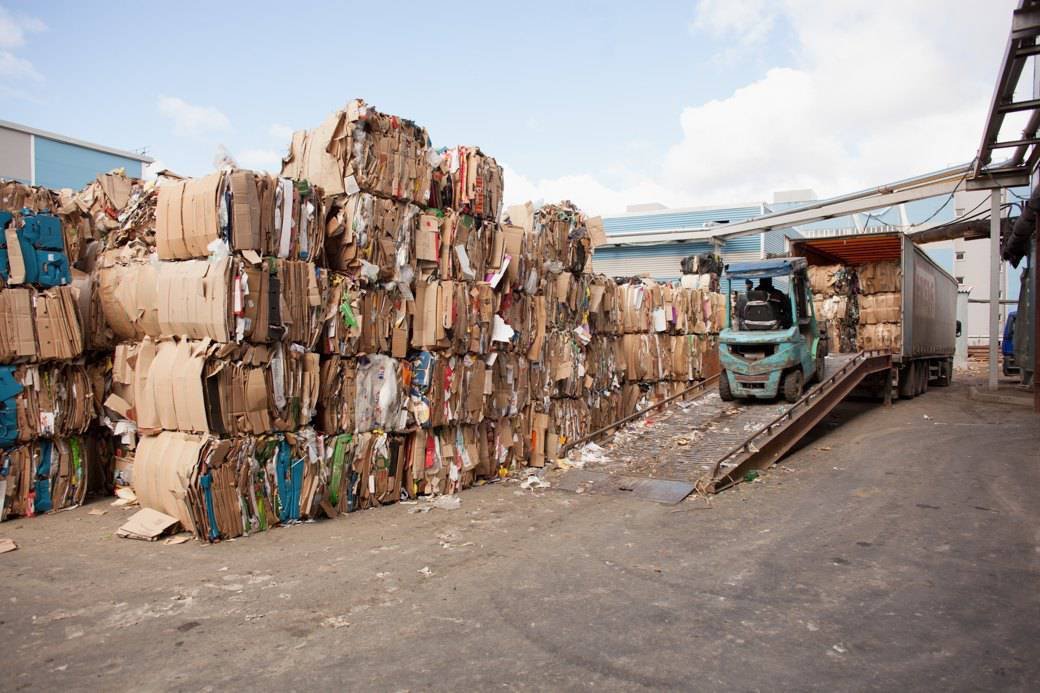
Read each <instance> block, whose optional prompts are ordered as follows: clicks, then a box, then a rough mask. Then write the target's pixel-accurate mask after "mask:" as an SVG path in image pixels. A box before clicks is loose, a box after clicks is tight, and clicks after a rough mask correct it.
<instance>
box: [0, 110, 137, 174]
mask: <svg viewBox="0 0 1040 693" xmlns="http://www.w3.org/2000/svg"><path fill="white" fill-rule="evenodd" d="M0 128H5V129H7V130H15V131H16V132H24V133H25V134H27V135H34V136H36V137H44V138H46V139H48V140H54V141H55V142H62V143H64V144H71V145H75V146H77V147H83V148H84V149H92V150H94V151H96V152H103V153H105V154H112V155H114V156H121V157H123V158H124V159H133V160H134V161H140V162H142V163H145V164H151V163H155V159H153V158H152V157H150V156H145V155H144V154H138V153H137V152H129V151H126V150H125V149H115V148H114V147H105V146H103V145H100V144H94V143H93V142H87V141H86V140H77V139H76V138H74V137H66V136H65V135H59V134H58V133H56V132H48V131H46V130H39V129H37V128H31V127H29V126H28V125H21V124H19V123H12V122H11V121H9V120H0Z"/></svg>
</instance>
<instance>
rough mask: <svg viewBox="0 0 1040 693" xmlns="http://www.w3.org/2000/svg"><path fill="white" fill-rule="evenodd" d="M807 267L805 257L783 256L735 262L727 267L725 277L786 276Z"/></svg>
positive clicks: (757, 277) (732, 278) (731, 278)
mask: <svg viewBox="0 0 1040 693" xmlns="http://www.w3.org/2000/svg"><path fill="white" fill-rule="evenodd" d="M806 267H807V263H806V261H805V258H802V257H783V258H774V259H772V260H762V261H760V262H733V263H730V264H728V265H726V267H725V271H724V273H723V278H724V279H730V280H734V279H761V278H763V277H786V276H789V275H791V274H793V273H794V272H797V271H799V270H804V269H805V268H806Z"/></svg>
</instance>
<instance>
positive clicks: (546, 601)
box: [0, 385, 1040, 691]
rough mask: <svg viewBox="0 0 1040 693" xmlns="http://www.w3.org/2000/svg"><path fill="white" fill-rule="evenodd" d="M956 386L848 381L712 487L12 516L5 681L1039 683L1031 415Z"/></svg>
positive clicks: (1037, 475) (2, 628) (123, 684)
mask: <svg viewBox="0 0 1040 693" xmlns="http://www.w3.org/2000/svg"><path fill="white" fill-rule="evenodd" d="M966 394H967V388H966V386H965V385H958V386H955V387H953V388H950V389H947V390H936V389H933V390H932V391H931V392H929V393H928V394H927V395H925V396H923V397H920V398H918V399H916V400H913V401H909V402H900V403H898V404H897V405H896V406H894V407H892V408H890V409H885V408H882V407H880V406H875V405H872V404H865V403H856V402H851V403H845V404H843V405H842V406H841V407H840V409H839V410H838V411H837V412H836V414H835V415H832V416H831V417H830V418H829V419H828V420H827V421H825V422H823V423H822V424H821V425H820V426H819V427H818V428H817V429H816V431H814V433H813V435H812V438H811V439H810V440H808V441H806V443H805V444H803V445H802V447H801V448H800V449H799V450H798V451H796V452H795V453H793V454H792V455H790V456H789V457H788V458H787V459H786V460H785V461H783V462H782V463H781V465H780V466H779V467H776V468H774V470H772V471H771V472H770V473H768V474H767V475H765V477H763V479H761V480H759V481H756V482H754V483H750V484H743V485H741V486H740V487H738V488H737V489H735V490H732V491H727V492H725V493H723V494H721V495H720V496H717V497H715V498H713V499H712V501H711V503H710V504H708V503H706V502H705V500H704V499H698V498H692V499H689V500H687V501H686V502H684V503H682V504H680V505H677V506H661V505H655V504H652V503H648V502H641V501H637V500H631V499H624V498H613V497H610V498H608V497H603V496H599V497H597V496H590V495H572V494H568V493H566V492H563V491H556V490H548V491H538V492H532V491H521V490H520V489H519V486H518V484H517V483H516V482H511V483H502V484H495V485H492V486H487V487H483V488H478V489H473V490H470V491H467V492H465V493H464V494H463V495H462V505H461V508H459V509H458V510H453V511H449V510H440V509H435V510H433V511H431V512H429V513H410V512H409V510H410V509H412V508H414V507H415V506H405V505H400V506H396V507H392V508H384V509H379V510H373V511H367V512H362V513H356V514H353V515H350V516H348V517H345V518H341V519H339V520H336V521H326V522H321V523H317V524H309V525H304V526H298V527H292V528H287V529H279V530H276V531H272V532H268V533H266V534H261V535H257V536H254V537H249V538H246V539H241V540H238V541H234V542H228V543H224V544H220V545H216V546H204V545H201V544H196V543H194V542H191V543H187V544H182V545H177V546H165V545H161V544H147V543H143V542H135V541H130V540H123V539H117V538H115V537H114V536H113V532H114V530H115V529H116V528H117V527H118V526H119V525H120V524H121V522H122V521H123V520H124V518H125V517H126V516H127V515H128V513H127V511H124V510H121V509H119V508H113V507H111V506H110V505H109V501H108V500H100V501H96V502H94V503H92V504H90V505H88V506H87V507H84V508H80V509H76V510H73V511H69V512H65V513H60V514H57V515H52V516H46V517H42V518H35V519H30V520H15V521H13V522H8V523H5V524H4V525H0V536H6V537H11V538H13V539H15V541H17V542H18V544H19V549H18V550H17V551H15V552H12V553H7V554H3V555H0V576H2V584H3V587H4V590H3V594H2V595H0V604H2V608H0V638H2V642H3V656H2V665H0V667H2V668H0V674H2V676H0V687H2V688H3V689H4V690H21V689H29V688H36V689H39V688H63V689H94V690H97V689H106V690H125V689H132V690H139V691H148V690H199V689H203V690H220V689H225V688H235V689H241V688H247V687H248V688H249V689H251V690H279V691H286V690H325V689H332V688H336V689H343V688H351V689H394V690H420V689H454V690H466V689H490V688H493V687H494V688H506V689H517V688H535V689H552V690H556V689H578V688H608V689H640V688H684V689H698V690H717V689H743V690H758V689H769V690H773V689H778V688H780V689H815V690H827V691H830V690H839V689H840V690H848V689H856V690H859V689H884V690H897V689H958V690H969V689H970V690H978V689H993V688H999V689H1002V690H1004V689H1011V690H1026V689H1032V690H1035V689H1036V688H1035V687H1036V685H1037V682H1038V681H1040V590H1038V589H1037V588H1038V585H1040V545H1038V539H1040V502H1038V497H1037V496H1038V492H1040V465H1038V462H1040V459H1038V457H1040V453H1038V449H1040V420H1038V419H1037V418H1036V417H1035V416H1034V415H1033V414H1032V413H1030V412H1028V411H1026V410H1024V409H1023V408H1020V407H1019V408H1014V407H1001V406H999V405H994V404H986V403H980V402H975V401H972V400H970V399H968V397H967V396H966ZM92 510H94V511H99V510H105V511H106V513H105V514H104V515H101V516H97V515H91V514H89V511H92Z"/></svg>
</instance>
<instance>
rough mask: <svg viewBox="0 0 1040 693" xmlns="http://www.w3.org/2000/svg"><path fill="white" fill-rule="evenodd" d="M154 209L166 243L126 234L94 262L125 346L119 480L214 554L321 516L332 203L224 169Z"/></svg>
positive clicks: (121, 348) (118, 390) (176, 189)
mask: <svg viewBox="0 0 1040 693" xmlns="http://www.w3.org/2000/svg"><path fill="white" fill-rule="evenodd" d="M152 208H154V209H155V216H154V229H155V230H154V234H150V233H122V234H120V236H119V238H120V241H121V242H124V243H125V245H118V244H117V243H115V244H113V247H109V248H108V249H106V250H105V251H104V252H103V253H102V254H101V256H100V258H99V260H98V263H97V275H98V276H97V284H98V287H99V288H98V291H99V294H100V303H101V307H102V311H103V314H104V317H105V320H106V323H107V326H108V329H110V330H111V331H112V333H113V334H114V335H115V337H116V338H117V339H118V340H119V343H118V344H117V345H116V346H115V348H114V352H113V363H112V377H111V386H110V393H109V394H108V396H107V397H106V399H105V409H106V416H107V418H108V420H109V422H110V425H111V427H112V430H113V433H116V434H119V435H120V437H121V442H122V443H123V444H124V445H123V448H124V450H123V452H125V453H126V454H125V455H123V456H122V457H121V459H120V460H119V462H118V463H117V475H118V481H119V482H120V483H130V484H132V485H133V487H134V490H135V491H136V492H137V494H138V498H139V500H140V501H141V502H142V504H144V505H147V506H149V507H154V508H156V509H159V510H162V511H164V512H167V513H168V514H171V515H173V516H175V517H178V518H179V519H180V520H181V521H182V524H184V526H186V527H188V528H190V529H193V530H194V531H195V533H196V534H197V535H198V536H200V537H205V538H208V539H211V540H212V539H216V538H221V537H234V536H239V535H241V534H243V533H245V532H250V531H256V530H260V529H265V528H267V527H269V526H271V525H273V524H277V523H278V522H288V521H295V520H300V519H306V518H307V517H311V516H313V514H314V513H315V512H316V510H317V502H318V501H319V500H320V498H321V497H322V494H321V492H320V488H321V486H320V483H321V475H320V474H319V473H317V470H318V469H319V467H320V463H321V458H322V456H323V452H324V451H323V449H322V448H321V444H320V443H321V441H320V440H319V439H318V437H317V435H316V434H315V432H314V430H313V429H312V428H310V423H311V419H312V417H313V415H314V412H315V409H316V406H317V399H318V383H319V379H320V366H319V356H318V354H317V353H316V352H315V351H314V347H315V344H316V342H317V340H318V336H319V333H320V331H321V329H322V327H323V324H324V312H325V306H324V305H323V297H324V296H326V295H327V294H328V291H327V283H328V277H327V274H326V273H325V272H324V271H323V270H322V269H320V268H319V267H318V266H317V265H316V264H315V263H314V262H312V261H311V259H312V258H314V257H316V256H319V255H320V254H321V252H322V243H323V239H324V213H323V202H322V195H321V193H320V191H318V190H315V189H313V188H311V187H310V186H309V185H307V184H306V183H303V182H300V183H296V182H293V181H290V180H287V179H279V178H276V177H273V176H268V175H264V174H256V173H253V172H250V171H238V170H224V171H218V172H217V173H214V174H211V175H210V176H206V177H205V178H201V179H198V180H191V181H183V180H182V181H170V182H167V183H166V184H164V185H162V186H160V187H159V188H158V191H157V194H156V195H155V201H154V207H152V206H151V205H150V204H148V203H142V205H141V206H140V209H142V210H145V211H147V210H148V209H152ZM128 223H129V225H130V226H132V225H134V224H136V223H137V222H135V221H134V220H133V219H129V220H128ZM141 225H143V226H147V221H143V222H141ZM123 230H125V231H133V229H132V228H124V229H123ZM153 237H154V241H155V244H154V247H153V246H152V245H151V243H150V241H151V240H152V238H153ZM131 453H132V456H131ZM287 461H288V462H287ZM287 465H288V466H287ZM189 472H190V473H189ZM172 508H177V509H178V511H177V512H171V509H172Z"/></svg>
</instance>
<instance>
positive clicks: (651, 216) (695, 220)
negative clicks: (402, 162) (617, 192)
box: [603, 205, 762, 236]
mask: <svg viewBox="0 0 1040 693" xmlns="http://www.w3.org/2000/svg"><path fill="white" fill-rule="evenodd" d="M761 214H762V208H761V207H760V206H758V205H754V206H746V207H719V208H717V209H715V208H713V209H688V210H683V209H680V210H675V211H661V212H648V213H646V214H630V215H625V216H618V217H604V218H603V230H604V231H605V232H606V234H607V235H608V236H609V235H611V234H613V233H641V232H645V233H652V232H654V231H670V230H675V229H700V228H704V227H705V226H707V225H708V224H711V223H726V222H729V223H736V222H738V221H745V220H747V219H752V218H754V217H757V216H761Z"/></svg>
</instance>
